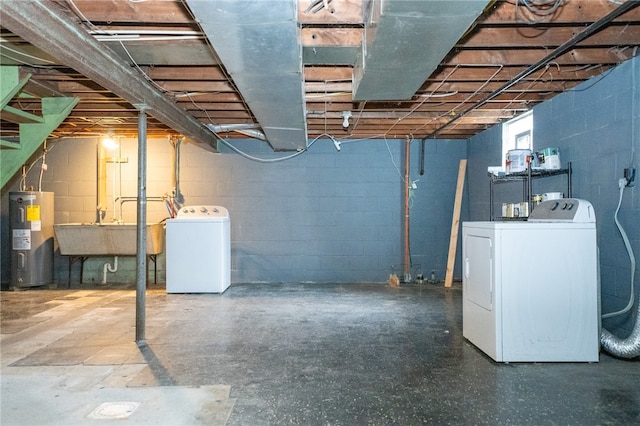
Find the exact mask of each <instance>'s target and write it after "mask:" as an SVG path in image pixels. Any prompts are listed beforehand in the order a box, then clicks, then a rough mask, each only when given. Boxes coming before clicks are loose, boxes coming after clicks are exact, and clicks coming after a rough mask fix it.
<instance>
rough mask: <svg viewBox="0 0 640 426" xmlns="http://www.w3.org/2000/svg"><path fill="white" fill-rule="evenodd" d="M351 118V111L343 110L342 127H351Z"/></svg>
mask: <svg viewBox="0 0 640 426" xmlns="http://www.w3.org/2000/svg"><path fill="white" fill-rule="evenodd" d="M349 118H351V111H342V119H343V120H342V127H344V128H345V129H346V128H347V127H349Z"/></svg>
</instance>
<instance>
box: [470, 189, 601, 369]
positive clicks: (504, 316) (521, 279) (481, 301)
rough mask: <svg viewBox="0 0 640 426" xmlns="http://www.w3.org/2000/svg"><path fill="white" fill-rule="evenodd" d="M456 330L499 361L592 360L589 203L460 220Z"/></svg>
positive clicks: (595, 324)
mask: <svg viewBox="0 0 640 426" xmlns="http://www.w3.org/2000/svg"><path fill="white" fill-rule="evenodd" d="M462 256H463V269H464V270H463V312H462V314H463V335H464V337H465V338H466V339H468V340H469V341H470V342H471V343H473V344H474V345H475V346H477V347H478V348H479V349H480V350H482V351H483V352H484V353H486V354H487V355H489V356H490V357H491V358H493V359H494V360H495V361H499V362H538V361H539V362H545V361H547V362H556V361H575V362H597V361H598V354H599V351H600V346H599V334H600V304H599V285H598V273H599V272H598V249H597V242H596V219H595V213H594V210H593V206H592V205H591V203H589V202H588V201H585V200H580V199H575V198H570V199H560V200H551V201H545V202H543V203H541V204H540V205H538V206H537V207H536V208H535V209H534V210H533V212H532V213H531V216H530V217H529V220H528V221H510V222H464V223H463V225H462Z"/></svg>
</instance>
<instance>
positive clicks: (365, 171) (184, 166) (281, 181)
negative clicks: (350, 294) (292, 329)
mask: <svg viewBox="0 0 640 426" xmlns="http://www.w3.org/2000/svg"><path fill="white" fill-rule="evenodd" d="M120 142H121V151H120V152H119V153H113V155H114V156H117V157H119V158H123V159H126V160H127V162H126V163H121V164H119V165H116V164H112V163H109V164H108V165H107V204H108V206H107V215H106V218H105V220H106V221H111V220H112V218H113V217H114V206H113V194H114V193H115V195H116V197H118V196H123V197H135V196H136V192H137V190H136V183H137V141H136V140H135V139H122V140H121V141H120ZM97 143H98V139H97V138H90V139H65V140H61V141H59V142H57V144H56V146H55V147H54V148H53V149H52V150H51V152H50V153H49V154H48V156H47V163H48V164H49V171H48V172H47V173H46V174H45V177H44V180H43V190H45V191H54V192H55V203H56V212H55V221H56V223H70V222H89V223H91V222H94V221H95V219H96V157H97V155H96V152H97V151H96V150H97ZM233 144H234V145H235V146H236V147H238V148H239V149H241V150H242V151H243V152H246V153H249V154H250V155H253V156H256V157H260V158H266V159H273V158H277V157H282V156H286V155H289V153H273V152H272V151H271V149H270V148H269V147H268V146H266V144H265V143H264V142H260V141H257V140H234V141H233ZM220 150H221V152H222V153H221V154H214V153H210V152H207V151H205V150H202V149H200V148H198V147H197V146H194V145H190V144H184V145H183V146H182V149H181V171H180V188H181V192H182V194H183V196H184V201H183V205H199V204H214V205H221V206H224V207H226V208H228V209H229V212H230V216H231V224H232V244H231V246H232V282H297V281H302V282H304V281H311V282H329V281H333V282H385V281H386V280H387V279H388V277H389V274H390V273H397V274H398V275H399V276H402V274H403V253H404V251H403V217H404V212H403V194H404V192H403V190H404V186H403V182H402V179H403V178H404V170H403V169H404V140H388V141H384V140H369V141H348V142H345V143H343V144H342V149H341V151H340V152H338V151H336V150H335V148H334V146H333V143H332V141H331V140H329V139H321V140H318V141H317V142H315V143H314V144H313V145H312V147H311V148H310V150H309V151H308V152H306V153H303V154H302V155H300V156H298V157H296V158H293V159H290V160H286V161H282V162H276V163H260V162H255V161H251V160H248V159H246V158H244V157H242V156H240V155H239V154H237V153H235V152H233V151H232V150H231V149H229V148H226V147H225V146H223V145H221V146H220ZM425 153H426V156H425V174H424V175H423V176H421V175H420V173H419V172H420V168H419V167H420V165H419V160H420V141H418V140H415V141H413V142H412V143H411V173H410V180H411V181H417V182H416V185H417V189H416V190H414V191H412V197H411V213H410V218H411V219H410V220H411V258H412V265H411V274H412V275H413V276H415V274H416V273H418V272H419V271H421V272H423V273H424V274H425V275H426V276H429V275H430V273H431V271H432V270H433V271H435V273H436V278H437V279H440V280H441V279H443V278H444V272H445V267H446V262H447V253H448V248H449V233H450V230H451V216H452V211H453V201H454V195H455V188H456V179H457V172H458V162H459V160H460V159H461V158H465V157H466V143H465V141H457V140H453V141H449V140H428V141H426V142H425ZM109 155H112V154H109ZM171 155H172V148H171V146H170V144H169V141H168V140H167V139H166V138H159V139H149V141H148V154H147V157H148V174H147V196H148V197H161V196H162V195H163V194H165V193H168V192H170V191H171V190H172V189H173V188H172V186H171V180H170V176H171ZM114 173H115V178H116V181H115V191H114V185H113V177H114ZM34 178H35V179H37V176H30V180H33V179H34ZM15 189H17V181H15V182H12V183H11V184H10V185H7V188H5V189H3V194H2V196H3V198H2V200H3V218H4V217H6V209H5V207H6V204H7V203H6V201H7V196H8V192H9V191H12V190H15ZM465 198H466V197H465ZM465 202H466V201H465ZM135 206H136V205H135V202H126V203H124V204H122V219H123V220H124V221H125V222H135V218H136V213H135ZM119 209H120V203H116V214H115V217H116V218H120V212H119ZM466 211H467V208H466V205H465V208H463V220H464V219H466V216H465V213H464V212H466ZM167 216H168V212H167V210H166V208H165V206H164V204H163V203H158V202H149V203H148V215H147V221H148V222H157V221H160V220H163V219H165V218H166V217H167ZM6 222H8V221H5V220H3V224H4V225H3V226H7V224H6ZM7 235H8V232H4V231H3V233H2V236H3V237H2V238H3V245H2V246H3V250H5V251H6V250H8V248H7V247H8V246H10V245H8V244H5V239H6V238H8V236H7ZM185 250H188V247H186V248H185ZM7 254H8V251H7ZM459 257H460V253H459V251H458V259H459ZM3 258H4V259H8V258H9V257H8V255H7V256H4V253H3ZM67 260H68V259H67V258H66V257H62V256H59V255H56V262H55V269H56V281H57V282H58V283H60V284H64V283H66V281H67V268H68V262H67ZM106 262H109V263H112V262H113V259H112V258H90V259H89V260H87V261H86V263H85V267H84V281H85V282H100V281H101V280H102V276H103V266H104V264H105V263H106ZM78 265H79V264H78V263H76V264H75V265H74V266H73V269H72V280H74V282H77V281H78V279H79V266H78ZM457 265H459V260H458V262H457ZM164 270H165V259H164V255H161V256H159V257H158V271H159V274H158V275H159V277H158V278H159V281H160V282H162V281H164ZM2 274H3V275H2V281H3V283H7V282H8V281H9V265H8V262H3V265H2ZM134 274H135V262H134V259H133V258H121V259H120V260H119V265H118V272H116V273H113V274H112V273H109V274H108V282H127V281H131V282H132V281H134V280H135V278H134ZM456 277H460V273H459V267H458V268H456Z"/></svg>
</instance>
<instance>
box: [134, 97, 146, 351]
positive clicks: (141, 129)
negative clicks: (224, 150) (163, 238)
mask: <svg viewBox="0 0 640 426" xmlns="http://www.w3.org/2000/svg"><path fill="white" fill-rule="evenodd" d="M139 109H140V113H139V114H138V209H137V228H136V343H137V344H138V346H141V345H144V344H145V297H146V290H147V227H146V225H147V113H146V112H145V107H144V106H142V107H139Z"/></svg>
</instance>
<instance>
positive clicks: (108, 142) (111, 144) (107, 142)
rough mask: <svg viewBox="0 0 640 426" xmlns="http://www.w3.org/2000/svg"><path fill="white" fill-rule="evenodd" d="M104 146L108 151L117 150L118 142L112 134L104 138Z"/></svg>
mask: <svg viewBox="0 0 640 426" xmlns="http://www.w3.org/2000/svg"><path fill="white" fill-rule="evenodd" d="M102 146H104V147H105V148H107V149H112V150H113V149H116V148H117V147H118V142H116V140H115V138H114V137H113V135H112V134H108V135H107V136H105V137H104V138H102Z"/></svg>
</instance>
